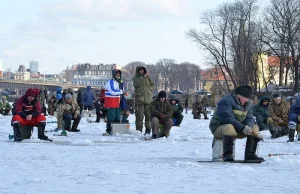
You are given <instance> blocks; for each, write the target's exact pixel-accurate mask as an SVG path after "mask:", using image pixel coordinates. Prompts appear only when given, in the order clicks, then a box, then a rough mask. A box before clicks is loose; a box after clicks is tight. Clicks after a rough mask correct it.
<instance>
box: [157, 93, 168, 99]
mask: <svg viewBox="0 0 300 194" xmlns="http://www.w3.org/2000/svg"><path fill="white" fill-rule="evenodd" d="M166 97H167V93H166V92H165V91H160V92H159V93H158V94H157V98H166Z"/></svg>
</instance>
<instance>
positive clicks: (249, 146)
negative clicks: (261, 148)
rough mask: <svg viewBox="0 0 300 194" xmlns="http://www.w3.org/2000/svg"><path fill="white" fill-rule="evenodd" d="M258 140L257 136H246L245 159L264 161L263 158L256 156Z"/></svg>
mask: <svg viewBox="0 0 300 194" xmlns="http://www.w3.org/2000/svg"><path fill="white" fill-rule="evenodd" d="M259 141H260V139H259V138H257V137H254V136H252V135H248V136H247V142H246V148H245V158H244V159H245V160H259V161H264V159H263V158H261V157H258V156H257V155H256V154H255V152H256V148H257V143H258V142H259Z"/></svg>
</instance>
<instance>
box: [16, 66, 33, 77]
mask: <svg viewBox="0 0 300 194" xmlns="http://www.w3.org/2000/svg"><path fill="white" fill-rule="evenodd" d="M29 79H30V72H28V71H26V68H25V66H24V65H20V66H19V69H18V71H17V72H16V73H15V74H14V80H29Z"/></svg>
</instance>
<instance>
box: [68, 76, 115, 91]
mask: <svg viewBox="0 0 300 194" xmlns="http://www.w3.org/2000/svg"><path fill="white" fill-rule="evenodd" d="M110 79H111V78H110V77H104V76H78V77H76V78H73V79H72V84H77V85H86V86H94V87H99V88H101V87H102V86H103V87H104V86H105V85H106V83H107V82H108V81H109V80H110Z"/></svg>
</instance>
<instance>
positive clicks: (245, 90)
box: [235, 85, 252, 98]
mask: <svg viewBox="0 0 300 194" xmlns="http://www.w3.org/2000/svg"><path fill="white" fill-rule="evenodd" d="M235 93H236V94H239V95H241V96H243V97H245V98H250V97H251V95H252V88H251V86H249V85H242V86H238V87H237V88H236V91H235Z"/></svg>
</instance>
